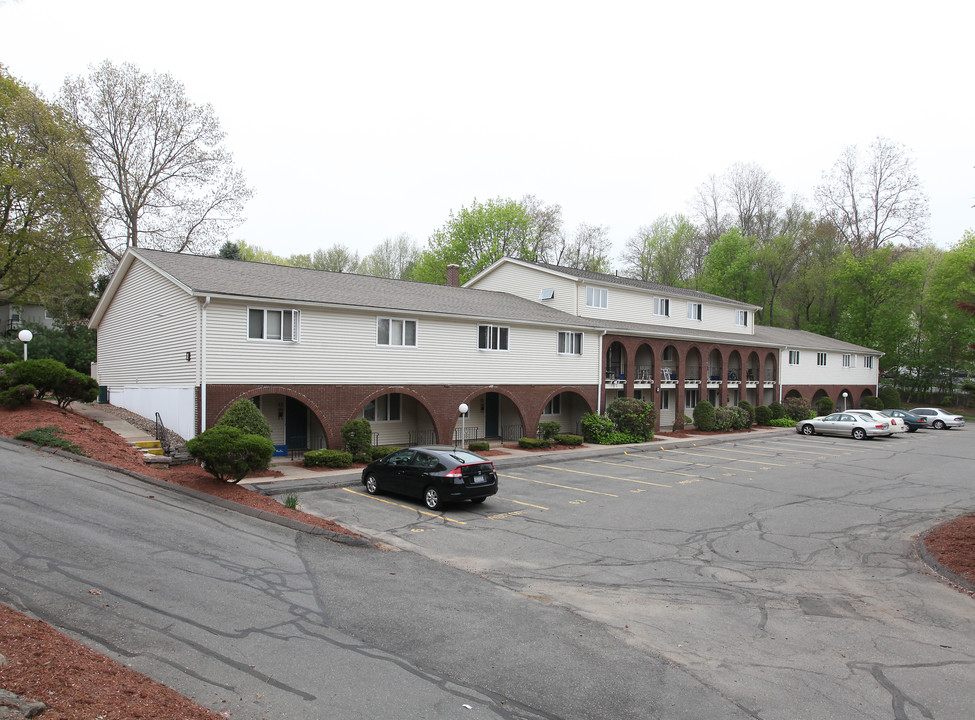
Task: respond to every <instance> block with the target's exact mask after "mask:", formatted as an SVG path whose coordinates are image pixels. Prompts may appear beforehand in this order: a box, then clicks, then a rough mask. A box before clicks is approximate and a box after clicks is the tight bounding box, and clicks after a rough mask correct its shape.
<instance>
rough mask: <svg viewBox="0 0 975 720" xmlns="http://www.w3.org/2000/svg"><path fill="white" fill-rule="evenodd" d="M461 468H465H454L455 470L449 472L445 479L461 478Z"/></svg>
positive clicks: (459, 466)
mask: <svg viewBox="0 0 975 720" xmlns="http://www.w3.org/2000/svg"><path fill="white" fill-rule="evenodd" d="M461 467H463V466H462V465H458V466H457V467H455V468H454V469H453V470H450V471H449V472H447V473H446V474H445V475H444V477H449V478H459V477H460V476H461V474H460V469H461Z"/></svg>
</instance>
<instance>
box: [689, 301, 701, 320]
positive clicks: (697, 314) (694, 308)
mask: <svg viewBox="0 0 975 720" xmlns="http://www.w3.org/2000/svg"><path fill="white" fill-rule="evenodd" d="M687 317H689V318H690V319H691V320H701V319H702V318H703V317H704V306H703V305H701V303H696V302H689V303H687Z"/></svg>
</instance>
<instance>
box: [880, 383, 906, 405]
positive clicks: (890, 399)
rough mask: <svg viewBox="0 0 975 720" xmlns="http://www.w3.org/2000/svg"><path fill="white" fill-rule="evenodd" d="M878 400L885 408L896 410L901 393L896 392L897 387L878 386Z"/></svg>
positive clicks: (899, 403) (899, 402)
mask: <svg viewBox="0 0 975 720" xmlns="http://www.w3.org/2000/svg"><path fill="white" fill-rule="evenodd" d="M880 402H882V403H883V405H884V407H885V408H889V409H891V410H896V409H897V408H899V407H900V406H901V394H900V393H899V392H897V388H895V387H891V386H890V385H884V386H883V387H882V388H880Z"/></svg>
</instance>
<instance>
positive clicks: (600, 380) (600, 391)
mask: <svg viewBox="0 0 975 720" xmlns="http://www.w3.org/2000/svg"><path fill="white" fill-rule="evenodd" d="M577 294H578V293H577ZM604 337H606V331H605V330H603V334H602V335H600V336H599V363H598V365H597V367H596V371H597V373H598V374H597V375H596V414H597V415H602V414H603V395H605V394H606V388H605V387H604V385H605V380H604V378H605V377H606V373H605V372H604V371H603V359H604V358H605V357H606V353H604V352H603V338H604Z"/></svg>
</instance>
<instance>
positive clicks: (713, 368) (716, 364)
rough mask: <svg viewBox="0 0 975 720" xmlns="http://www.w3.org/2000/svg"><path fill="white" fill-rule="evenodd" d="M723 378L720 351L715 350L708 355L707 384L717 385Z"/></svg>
mask: <svg viewBox="0 0 975 720" xmlns="http://www.w3.org/2000/svg"><path fill="white" fill-rule="evenodd" d="M722 377H724V361H723V360H722V358H721V351H720V350H718V349H717V348H715V349H714V350H712V351H711V352H710V353H709V354H708V382H709V383H718V384H719V385H720V383H721V378H722Z"/></svg>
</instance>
